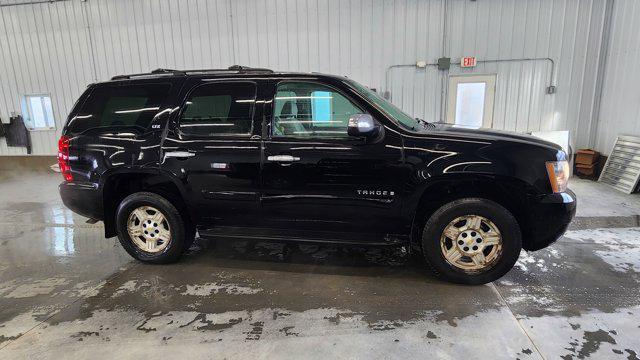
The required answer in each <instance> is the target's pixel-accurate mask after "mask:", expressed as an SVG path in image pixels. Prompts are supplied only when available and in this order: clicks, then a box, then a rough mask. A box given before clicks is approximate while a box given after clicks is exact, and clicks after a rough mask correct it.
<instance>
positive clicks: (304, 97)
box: [261, 81, 402, 241]
mask: <svg viewBox="0 0 640 360" xmlns="http://www.w3.org/2000/svg"><path fill="white" fill-rule="evenodd" d="M274 86H277V90H276V91H275V96H274V102H273V107H272V109H271V110H272V112H273V113H272V116H271V117H270V119H271V122H270V126H269V128H268V129H269V130H268V137H267V139H265V141H264V155H263V171H262V185H263V189H262V201H261V202H262V213H263V217H264V218H265V219H266V220H268V223H269V224H270V226H274V227H280V228H283V229H289V230H292V229H305V230H315V231H319V232H351V233H358V234H359V235H363V236H364V234H384V233H394V232H395V231H397V230H398V227H399V221H398V217H399V213H400V196H399V194H400V189H399V186H400V184H399V182H400V181H401V179H402V177H401V176H399V175H398V174H400V173H401V171H398V168H399V167H400V166H401V163H402V153H401V145H402V144H401V139H400V138H399V136H398V135H397V134H396V133H393V132H387V133H386V136H385V138H384V139H383V140H382V141H379V142H377V143H367V142H366V141H365V140H364V139H360V138H353V137H350V136H349V135H348V134H347V123H348V119H349V117H350V116H351V115H353V114H357V113H363V112H364V110H363V109H362V107H360V106H359V105H358V104H356V103H355V102H354V101H352V100H351V99H350V98H349V97H348V96H347V95H345V94H344V93H343V92H342V91H341V90H338V89H337V88H334V87H330V86H327V85H324V84H320V83H316V82H303V81H283V82H280V83H278V84H277V85H276V84H274ZM265 110H266V107H265ZM370 239H371V240H372V241H373V240H374V239H377V237H371V238H370Z"/></svg>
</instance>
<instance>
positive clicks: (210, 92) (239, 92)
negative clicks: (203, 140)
mask: <svg viewBox="0 0 640 360" xmlns="http://www.w3.org/2000/svg"><path fill="white" fill-rule="evenodd" d="M255 100H256V85H255V84H254V83H249V82H227V83H220V82H216V83H211V84H207V85H202V86H199V87H197V88H196V89H195V90H194V91H193V92H192V93H191V95H189V98H188V99H187V102H186V103H185V109H184V111H183V113H182V117H181V118H180V130H181V131H182V132H184V133H186V134H191V135H201V136H211V135H246V134H249V133H250V132H251V124H252V118H253V108H254V104H255Z"/></svg>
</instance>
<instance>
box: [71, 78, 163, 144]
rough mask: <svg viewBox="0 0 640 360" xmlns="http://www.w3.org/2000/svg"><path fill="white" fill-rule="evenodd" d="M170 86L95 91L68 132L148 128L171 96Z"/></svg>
mask: <svg viewBox="0 0 640 360" xmlns="http://www.w3.org/2000/svg"><path fill="white" fill-rule="evenodd" d="M170 89H171V85H170V84H141V85H128V86H101V87H98V88H95V89H93V91H92V92H91V94H90V95H89V97H88V98H87V100H86V101H85V103H84V105H83V107H82V109H81V110H80V112H79V113H78V115H76V116H74V117H73V118H72V119H70V120H69V123H68V124H67V131H68V132H70V133H80V132H83V131H85V130H87V129H91V128H96V127H116V126H117V127H122V126H127V127H136V128H141V129H146V128H147V127H148V126H149V124H150V123H151V120H153V117H154V116H155V115H156V114H157V113H158V112H159V111H160V106H161V105H162V102H163V101H164V100H165V98H166V97H167V95H169V90H170Z"/></svg>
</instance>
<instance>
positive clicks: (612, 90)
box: [595, 0, 640, 153]
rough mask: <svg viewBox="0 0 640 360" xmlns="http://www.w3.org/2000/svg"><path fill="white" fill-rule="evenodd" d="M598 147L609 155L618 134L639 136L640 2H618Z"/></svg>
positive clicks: (606, 68) (611, 40) (603, 92)
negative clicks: (639, 31)
mask: <svg viewBox="0 0 640 360" xmlns="http://www.w3.org/2000/svg"><path fill="white" fill-rule="evenodd" d="M611 16H612V17H611V34H610V38H609V47H608V55H607V59H606V66H605V73H604V82H603V88H602V101H601V104H600V117H599V119H600V123H599V124H598V129H597V133H596V134H595V138H596V146H597V148H598V149H599V150H600V151H603V152H605V153H609V152H610V151H611V148H612V147H613V143H614V141H615V139H616V137H617V136H618V135H619V134H628V135H636V136H640V89H639V86H638V85H639V84H640V69H639V66H638V65H640V60H639V59H640V36H639V35H638V25H640V2H639V1H637V0H615V2H614V6H613V12H612V15H611Z"/></svg>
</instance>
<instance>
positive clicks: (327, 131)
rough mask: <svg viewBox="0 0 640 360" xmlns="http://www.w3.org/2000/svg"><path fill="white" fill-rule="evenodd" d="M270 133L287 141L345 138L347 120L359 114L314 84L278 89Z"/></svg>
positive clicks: (348, 103) (333, 93)
mask: <svg viewBox="0 0 640 360" xmlns="http://www.w3.org/2000/svg"><path fill="white" fill-rule="evenodd" d="M274 106H275V111H274V121H273V130H272V133H273V135H274V136H288V137H315V138H318V137H322V138H332V137H333V138H335V137H338V138H341V137H347V136H348V134H347V124H348V123H349V117H350V116H351V115H354V114H359V113H362V112H363V111H362V110H361V109H360V108H358V107H357V106H356V105H354V104H353V103H352V102H351V101H350V100H349V99H347V98H346V97H344V96H343V95H341V94H340V93H339V92H337V91H336V90H334V89H331V88H329V87H327V86H324V85H321V84H317V83H305V82H286V83H282V84H280V85H278V91H277V93H276V96H275V105H274Z"/></svg>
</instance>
